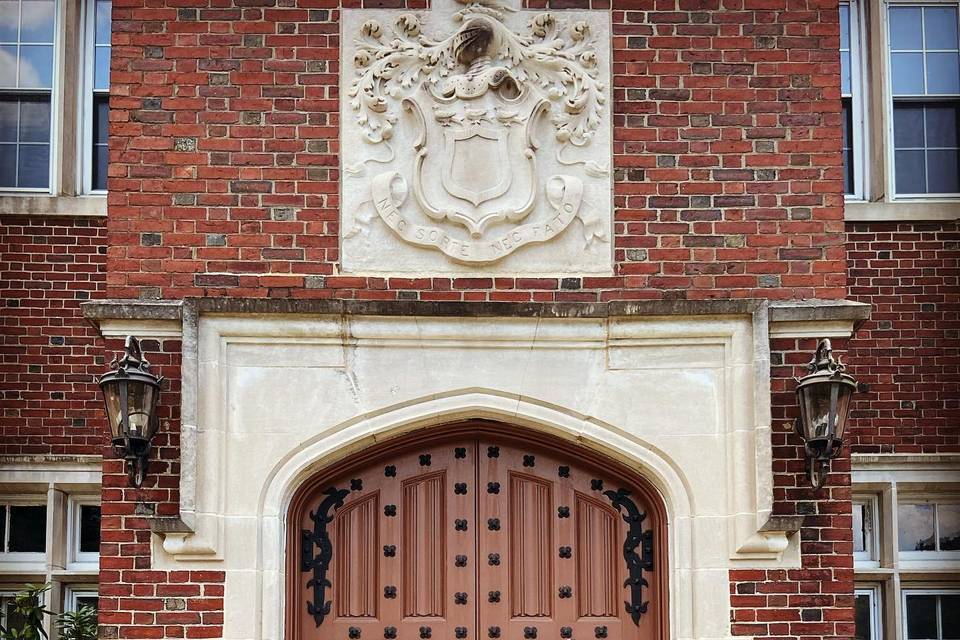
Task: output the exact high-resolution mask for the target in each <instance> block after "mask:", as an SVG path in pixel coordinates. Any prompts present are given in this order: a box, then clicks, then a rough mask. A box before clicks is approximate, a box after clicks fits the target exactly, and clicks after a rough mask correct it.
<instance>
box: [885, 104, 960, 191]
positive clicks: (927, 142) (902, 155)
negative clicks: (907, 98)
mask: <svg viewBox="0 0 960 640" xmlns="http://www.w3.org/2000/svg"><path fill="white" fill-rule="evenodd" d="M958 140H960V101H949V102H943V103H930V104H924V103H920V102H900V101H898V102H896V103H894V105H893V143H894V149H895V151H894V161H895V164H896V182H897V192H898V193H957V192H958V191H960V142H958Z"/></svg>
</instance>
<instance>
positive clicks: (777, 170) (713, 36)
mask: <svg viewBox="0 0 960 640" xmlns="http://www.w3.org/2000/svg"><path fill="white" fill-rule="evenodd" d="M373 3H374V4H375V5H376V6H385V5H388V6H394V5H397V6H402V2H386V3H385V2H382V1H380V0H373ZM350 4H351V5H352V6H359V2H357V1H353V2H351V3H350ZM536 4H542V3H540V2H537V3H536ZM549 4H551V5H552V6H554V7H557V8H563V7H568V6H571V5H577V4H581V3H579V2H570V1H569V0H555V1H554V2H552V3H549ZM113 11H114V35H113V45H114V47H113V63H112V66H113V72H112V77H111V83H112V84H111V108H112V111H111V126H110V156H111V166H110V179H109V187H110V190H111V194H110V200H109V202H110V222H109V229H110V238H111V249H110V254H109V278H108V290H109V294H110V296H112V297H143V296H145V297H164V298H175V297H181V296H188V295H192V296H197V295H236V296H256V297H264V296H284V297H288V296H294V297H321V298H331V297H339V298H376V299H393V298H402V299H418V298H419V299H423V300H466V299H470V300H511V301H527V300H542V301H549V300H566V301H596V300H608V299H630V298H661V297H676V298H683V297H687V298H708V297H765V298H816V297H819V298H841V297H843V296H844V295H845V293H846V288H845V284H846V282H845V273H844V267H845V264H844V257H845V256H844V247H843V242H844V236H843V222H842V204H843V199H842V196H841V191H842V171H841V166H840V163H841V158H840V116H839V110H840V104H839V100H838V99H837V98H838V97H839V84H840V80H839V58H838V54H837V47H838V42H839V39H838V15H837V2H836V0H799V1H793V2H789V3H788V2H787V1H786V0H725V1H724V2H722V7H721V0H678V1H677V2H668V3H655V2H654V1H653V0H632V1H626V0H621V1H620V2H615V3H614V8H613V11H612V16H613V25H614V26H613V31H614V34H613V36H614V37H613V45H614V48H615V53H614V67H613V71H614V83H613V84H614V86H613V87H612V98H613V99H612V101H611V108H612V110H613V121H614V128H615V132H614V139H615V143H614V154H615V158H614V168H615V176H614V177H615V189H614V200H615V212H614V216H615V236H614V238H613V242H614V245H615V252H616V253H615V262H616V264H615V274H614V275H613V276H612V277H608V278H595V277H594V278H583V279H580V278H569V279H564V280H562V281H561V280H558V279H557V278H542V279H530V278H516V279H515V278H498V279H496V280H492V279H489V278H462V279H450V278H418V279H407V278H390V279H384V278H366V277H344V276H340V275H335V274H336V271H337V263H338V259H339V256H338V225H339V211H338V206H339V202H338V192H339V188H340V184H339V170H338V162H339V159H338V153H337V151H338V144H339V142H338V126H339V123H338V114H337V110H338V83H339V75H338V74H339V71H340V70H339V60H338V58H339V54H338V45H339V35H338V18H339V9H338V3H337V2H332V1H329V0H311V1H309V2H307V1H306V0H303V1H298V0H244V1H243V2H239V1H238V2H235V3H234V2H226V3H212V2H206V1H203V0H196V1H191V2H183V1H181V0H157V1H156V2H150V3H144V2H143V1H142V0H118V1H117V2H115V3H114V5H113ZM291 208H292V210H293V213H292V215H291V214H290V211H289V209H291Z"/></svg>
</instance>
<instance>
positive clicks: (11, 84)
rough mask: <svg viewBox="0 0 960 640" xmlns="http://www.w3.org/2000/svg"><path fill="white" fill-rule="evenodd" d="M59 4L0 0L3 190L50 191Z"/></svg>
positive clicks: (0, 182)
mask: <svg viewBox="0 0 960 640" xmlns="http://www.w3.org/2000/svg"><path fill="white" fill-rule="evenodd" d="M55 23H56V5H55V1H54V0H0V189H31V190H43V191H46V190H48V189H49V188H50V156H51V154H50V143H51V139H52V135H51V128H52V119H51V113H52V107H51V103H52V98H53V80H54V78H53V76H54V64H53V59H54V58H53V54H54V33H55V27H56V24H55Z"/></svg>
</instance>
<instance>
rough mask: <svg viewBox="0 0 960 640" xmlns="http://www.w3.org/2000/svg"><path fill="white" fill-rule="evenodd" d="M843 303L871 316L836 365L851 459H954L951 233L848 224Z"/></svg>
mask: <svg viewBox="0 0 960 640" xmlns="http://www.w3.org/2000/svg"><path fill="white" fill-rule="evenodd" d="M847 238H848V240H847V249H848V262H849V265H850V270H849V275H848V278H849V287H850V295H849V297H850V298H851V299H853V300H860V301H863V302H869V303H870V304H871V305H872V306H873V313H872V316H871V318H870V320H869V321H868V322H867V324H866V325H865V326H864V327H862V328H861V330H860V331H859V332H858V333H857V335H856V339H855V340H852V341H851V343H850V350H849V351H848V352H847V355H846V358H845V360H847V361H848V362H850V363H852V364H854V365H855V368H856V371H857V377H858V380H859V381H860V382H861V383H863V384H865V385H866V387H865V388H863V390H862V394H861V395H860V396H859V399H858V402H857V405H856V407H855V408H854V412H853V414H852V423H851V427H852V428H851V441H852V444H853V448H854V451H856V452H858V453H957V452H960V429H958V428H957V425H958V424H960V297H958V293H960V226H958V224H957V223H956V222H948V223H915V224H908V223H899V224H893V223H888V224H879V223H873V224H865V223H860V224H852V225H849V226H848V236H847Z"/></svg>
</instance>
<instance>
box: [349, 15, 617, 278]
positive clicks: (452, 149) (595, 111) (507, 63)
mask: <svg viewBox="0 0 960 640" xmlns="http://www.w3.org/2000/svg"><path fill="white" fill-rule="evenodd" d="M437 4H438V5H439V6H437V7H436V8H434V9H431V10H425V11H421V12H414V11H408V10H369V9H353V10H344V11H343V20H342V22H341V24H342V29H343V32H342V34H341V37H342V43H343V47H342V54H341V55H342V60H341V64H342V67H341V78H342V80H341V84H342V86H341V162H342V167H341V169H342V172H343V173H342V177H343V179H342V183H341V184H342V187H341V188H342V205H343V206H342V218H341V233H342V236H341V250H342V253H341V256H342V268H343V272H345V273H369V274H410V275H413V274H424V275H429V274H473V273H481V274H490V273H496V274H516V275H538V274H543V275H559V274H609V273H611V272H612V204H611V195H612V194H611V167H610V158H611V124H610V106H611V105H610V100H611V95H610V24H609V15H608V12H605V11H542V10H538V11H520V10H517V9H515V8H513V7H511V6H508V5H505V4H499V3H496V2H493V1H491V0H484V1H483V2H479V3H471V4H459V3H457V2H454V1H453V0H438V2H437Z"/></svg>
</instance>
